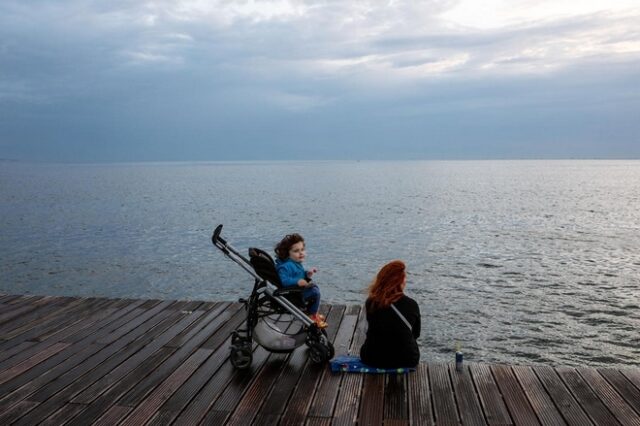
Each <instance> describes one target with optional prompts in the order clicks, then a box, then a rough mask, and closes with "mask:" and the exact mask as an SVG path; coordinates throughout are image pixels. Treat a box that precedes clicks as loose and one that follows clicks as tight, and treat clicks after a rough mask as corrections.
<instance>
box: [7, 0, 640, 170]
mask: <svg viewBox="0 0 640 426" xmlns="http://www.w3.org/2000/svg"><path fill="white" fill-rule="evenodd" d="M502 158H527V159H528V158H543V159H546V158H607V159H609V158H635V159H637V158H640V3H638V2H637V0H633V1H631V0H619V1H617V0H505V1H502V0H485V1H481V2H480V1H472V0H462V1H455V0H433V1H401V0H398V1H382V0H369V1H368V0H362V1H348V0H325V1H315V0H306V1H305V0H300V1H295V0H264V1H260V0H252V1H242V0H237V1H228V0H209V1H204V0H188V1H182V0H166V1H164V0H163V1H129V0H111V1H91V0H83V1H81V0H63V1H60V0H55V1H49V0H30V1H24V0H15V1H14V0H2V1H1V2H0V159H11V160H25V161H54V162H129V161H244V160H250V161H253V160H337V159H345V160H369V159H370V160H379V159H502Z"/></svg>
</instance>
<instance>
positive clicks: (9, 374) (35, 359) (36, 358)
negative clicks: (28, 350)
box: [0, 343, 69, 383]
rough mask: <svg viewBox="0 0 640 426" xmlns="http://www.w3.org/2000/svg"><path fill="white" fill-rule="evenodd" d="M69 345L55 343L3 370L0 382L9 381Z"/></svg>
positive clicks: (0, 374)
mask: <svg viewBox="0 0 640 426" xmlns="http://www.w3.org/2000/svg"><path fill="white" fill-rule="evenodd" d="M67 346H69V344H68V343H56V344H55V345H51V346H50V347H48V348H47V349H45V350H43V351H41V352H39V353H37V354H35V355H33V356H32V357H30V358H27V359H26V360H24V361H22V362H21V363H19V364H17V365H14V366H13V367H11V368H9V369H7V370H4V371H2V372H1V373H0V383H4V382H7V381H9V380H11V379H13V378H14V377H16V376H19V375H20V374H22V373H24V372H25V371H27V370H29V369H31V368H32V367H33V366H35V365H38V364H40V363H41V362H43V361H44V360H46V359H48V358H51V357H52V356H53V355H55V354H57V353H58V352H60V351H61V350H63V349H65V348H66V347H67Z"/></svg>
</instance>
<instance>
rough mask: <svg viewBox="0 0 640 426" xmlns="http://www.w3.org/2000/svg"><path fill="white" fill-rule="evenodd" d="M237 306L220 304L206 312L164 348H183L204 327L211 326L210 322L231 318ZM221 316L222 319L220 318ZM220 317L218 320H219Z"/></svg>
mask: <svg viewBox="0 0 640 426" xmlns="http://www.w3.org/2000/svg"><path fill="white" fill-rule="evenodd" d="M239 309H240V308H239V306H238V305H237V304H230V303H221V304H219V305H217V306H215V307H214V308H212V309H211V310H210V311H208V312H207V313H206V314H205V315H204V317H203V319H202V321H198V322H197V323H194V324H193V325H192V326H191V327H187V328H186V329H185V330H183V331H182V332H181V333H179V334H178V335H177V336H176V337H174V338H173V339H171V341H170V342H169V343H167V344H166V345H165V346H166V347H169V348H176V349H177V348H181V347H182V346H184V345H185V344H186V343H187V342H189V340H191V338H192V337H193V336H195V335H196V334H198V333H199V332H200V331H201V330H202V329H203V328H204V327H206V326H208V325H209V324H211V322H212V321H214V320H216V321H217V322H218V323H220V322H222V321H224V320H225V319H228V318H231V317H232V316H233V315H234V314H235V313H236V312H237V311H238V310H239ZM221 315H222V317H220V316H221ZM219 317H220V318H219Z"/></svg>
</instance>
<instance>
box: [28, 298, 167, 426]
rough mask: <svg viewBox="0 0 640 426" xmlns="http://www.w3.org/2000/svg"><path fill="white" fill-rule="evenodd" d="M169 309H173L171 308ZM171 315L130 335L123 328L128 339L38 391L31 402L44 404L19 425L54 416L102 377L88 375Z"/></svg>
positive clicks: (162, 314) (149, 322)
mask: <svg viewBox="0 0 640 426" xmlns="http://www.w3.org/2000/svg"><path fill="white" fill-rule="evenodd" d="M161 305H163V303H160V304H159V305H158V307H160V306H161ZM166 306H169V304H167V305H166ZM155 309H156V308H153V309H151V310H149V312H151V311H154V310H155ZM171 314H172V312H171V311H164V310H163V311H162V312H156V315H154V316H152V317H151V318H146V320H145V321H142V323H141V324H140V325H138V327H137V328H135V330H133V331H130V332H125V331H126V330H128V328H129V327H128V326H127V327H123V328H122V329H123V330H122V332H123V333H125V335H124V337H122V338H120V339H118V340H117V341H116V342H114V343H113V344H111V345H108V346H106V347H100V348H99V350H98V351H94V352H93V353H91V354H90V356H88V357H86V356H85V357H84V359H81V360H80V362H77V363H75V365H74V366H73V368H71V369H68V371H67V372H65V373H64V374H62V375H60V376H59V377H57V378H56V380H55V381H53V382H50V383H48V384H46V385H45V386H43V387H41V388H40V389H38V390H36V392H35V393H33V395H31V396H30V397H29V399H30V400H36V401H42V402H43V403H42V404H40V405H39V406H38V407H37V408H35V409H34V410H32V411H30V412H29V413H27V414H26V415H25V416H23V417H22V418H21V419H20V420H19V421H18V422H17V423H16V425H31V424H36V423H38V422H40V421H42V420H43V419H45V418H46V417H48V416H49V415H51V414H52V413H53V412H55V411H56V410H57V409H58V408H59V407H60V405H61V404H62V403H64V402H66V401H69V400H70V399H71V398H72V397H73V396H74V395H75V394H76V393H78V392H79V391H81V390H82V389H84V388H85V387H87V386H89V385H91V383H93V380H96V379H98V378H99V377H100V376H99V375H97V377H95V378H94V379H93V380H92V379H91V378H89V377H87V376H89V375H90V374H87V373H88V372H90V371H95V370H94V369H95V368H96V367H98V368H100V367H99V366H100V365H101V363H102V362H103V361H105V360H106V359H108V358H109V357H111V356H112V355H113V354H117V353H119V352H120V351H121V349H122V348H124V347H125V346H127V345H129V344H131V342H134V341H135V340H137V339H138V338H139V337H141V336H143V339H144V338H145V337H144V336H145V335H148V331H149V330H150V329H152V328H153V327H155V326H156V325H157V324H158V323H159V322H161V321H162V320H163V319H164V318H166V317H167V316H169V315H171ZM143 318H144V316H143ZM101 374H102V373H101Z"/></svg>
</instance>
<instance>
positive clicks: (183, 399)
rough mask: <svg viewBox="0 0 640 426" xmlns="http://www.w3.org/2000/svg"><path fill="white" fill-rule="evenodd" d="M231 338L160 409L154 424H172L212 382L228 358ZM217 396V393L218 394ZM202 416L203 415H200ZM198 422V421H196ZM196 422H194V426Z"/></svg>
mask: <svg viewBox="0 0 640 426" xmlns="http://www.w3.org/2000/svg"><path fill="white" fill-rule="evenodd" d="M230 343H231V338H229V339H227V341H226V342H225V344H223V345H221V346H220V347H219V348H218V349H216V351H215V352H214V353H213V354H212V355H211V356H210V357H209V359H207V360H206V361H205V363H204V364H203V365H202V366H201V367H200V368H199V369H198V371H196V372H195V373H194V374H193V375H192V376H191V377H190V378H189V380H187V382H185V383H184V384H183V385H182V386H181V387H180V389H178V390H177V391H176V392H175V393H174V394H173V395H172V396H171V398H169V400H168V401H167V402H166V403H165V404H164V405H163V406H162V407H161V408H160V411H159V412H158V414H159V416H158V418H157V419H156V418H154V423H156V424H157V423H159V422H163V424H170V423H172V422H173V421H174V420H175V419H176V418H177V417H178V415H179V414H180V413H182V412H183V411H184V410H185V408H186V407H187V406H188V405H189V403H190V402H191V401H192V400H193V399H194V398H195V397H196V395H198V393H199V392H200V391H201V390H202V388H203V387H204V386H205V385H206V384H207V382H209V381H210V380H213V377H214V376H215V375H216V374H217V373H218V372H219V370H220V369H221V367H222V366H223V365H224V363H225V361H226V360H227V359H228V357H229V347H228V345H229V344H230ZM218 394H219V392H218ZM202 415H204V413H202ZM198 420H199V419H198ZM195 423H196V422H194V424H195Z"/></svg>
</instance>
